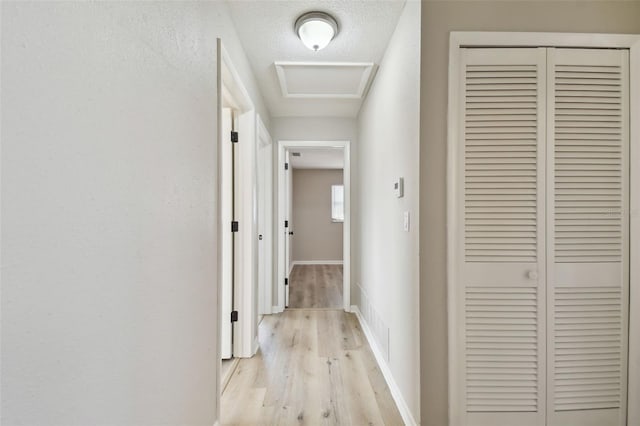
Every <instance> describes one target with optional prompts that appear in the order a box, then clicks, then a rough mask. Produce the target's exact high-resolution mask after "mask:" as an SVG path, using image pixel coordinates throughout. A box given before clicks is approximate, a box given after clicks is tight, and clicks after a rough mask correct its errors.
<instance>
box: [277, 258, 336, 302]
mask: <svg viewBox="0 0 640 426" xmlns="http://www.w3.org/2000/svg"><path fill="white" fill-rule="evenodd" d="M342 284H343V278H342V265H295V266H294V267H293V270H292V271H291V275H290V276H289V307H290V308H330V309H340V308H342V303H343V302H342Z"/></svg>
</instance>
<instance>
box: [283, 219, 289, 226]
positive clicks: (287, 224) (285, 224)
mask: <svg viewBox="0 0 640 426" xmlns="http://www.w3.org/2000/svg"><path fill="white" fill-rule="evenodd" d="M284 227H285V228H288V227H289V221H288V220H285V221H284Z"/></svg>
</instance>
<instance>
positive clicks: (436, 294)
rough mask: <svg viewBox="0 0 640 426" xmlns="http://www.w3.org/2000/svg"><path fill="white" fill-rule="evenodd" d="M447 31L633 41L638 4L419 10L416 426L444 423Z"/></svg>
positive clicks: (430, 6)
mask: <svg viewBox="0 0 640 426" xmlns="http://www.w3.org/2000/svg"><path fill="white" fill-rule="evenodd" d="M450 31H530V32H545V31H546V32H583V33H588V32H601V33H630V34H633V33H635V34H638V33H640V2H639V1H586V0H585V1H566V2H565V1H557V2H545V1H512V2H506V1H466V2H465V1H426V2H423V4H422V53H421V58H422V68H421V113H420V117H421V131H420V146H421V149H420V171H421V175H420V223H421V230H420V255H421V263H420V267H421V271H420V288H421V294H420V308H421V309H420V334H421V336H420V347H421V349H422V350H421V412H422V424H423V425H424V426H444V425H446V424H447V419H448V399H447V394H448V388H447V382H448V370H447V368H448V365H447V283H446V247H447V242H446V228H445V227H446V164H447V161H446V152H447V90H448V64H449V32H450Z"/></svg>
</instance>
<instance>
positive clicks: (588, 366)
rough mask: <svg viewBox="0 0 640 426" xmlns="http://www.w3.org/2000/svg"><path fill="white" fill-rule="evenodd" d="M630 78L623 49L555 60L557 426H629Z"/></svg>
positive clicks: (558, 55)
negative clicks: (627, 404) (627, 407)
mask: <svg viewBox="0 0 640 426" xmlns="http://www.w3.org/2000/svg"><path fill="white" fill-rule="evenodd" d="M628 69H629V63H628V52H627V51H623V50H598V49H549V53H548V74H547V75H548V79H547V80H548V105H549V108H548V116H547V117H548V119H547V122H548V123H549V128H548V137H547V139H548V142H547V144H548V146H549V148H548V156H547V170H548V182H549V185H548V203H549V208H548V217H547V221H548V223H549V224H550V225H551V224H553V226H549V227H548V234H547V235H548V245H547V256H548V261H547V268H548V269H547V276H548V278H547V280H548V281H547V283H548V284H547V285H548V292H547V294H548V307H549V308H548V312H547V321H548V325H549V326H548V333H549V336H548V358H547V360H548V367H547V381H548V388H547V401H548V413H547V424H548V425H550V426H613V425H626V411H627V410H626V401H627V396H626V391H627V345H628V328H627V326H628V305H629V298H628V297H629V295H628V291H629V275H628V273H629V262H628V256H629V241H628V235H629V223H628V217H629V216H628V215H627V214H625V212H627V211H628V209H629V207H628V206H629V204H628V199H629V180H628V171H629V169H628V158H629V157H628V153H629V137H628V129H629V121H628V117H629V109H628V104H629V100H628V80H629V76H628ZM638 402H639V401H636V403H638Z"/></svg>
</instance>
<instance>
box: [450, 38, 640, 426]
mask: <svg viewBox="0 0 640 426" xmlns="http://www.w3.org/2000/svg"><path fill="white" fill-rule="evenodd" d="M541 46H542V47H558V48H562V47H567V48H569V47H572V48H619V49H629V76H630V78H629V117H630V120H629V149H630V153H629V164H630V165H631V164H637V165H640V119H639V118H638V117H640V81H639V80H638V79H633V78H631V76H634V75H636V76H637V75H640V35H635V34H634V35H626V34H574V33H528V32H525V33H522V32H475V31H453V32H451V34H450V39H449V94H448V96H449V104H448V118H447V299H448V341H449V343H448V349H449V355H448V363H449V365H448V367H449V395H448V396H449V422H450V424H451V425H459V424H461V423H460V422H461V417H460V412H459V408H460V407H458V401H459V399H460V398H459V395H460V394H461V392H463V391H464V389H461V386H460V383H461V382H460V380H461V377H460V372H459V371H457V369H456V368H455V363H454V362H452V360H455V359H456V357H457V355H458V352H459V350H458V347H457V342H456V339H455V338H452V336H455V333H456V330H457V329H458V327H461V326H462V324H458V323H457V318H456V316H457V314H456V312H457V311H456V309H457V306H456V301H457V300H458V294H457V289H456V283H457V270H456V265H457V259H456V254H457V253H458V249H459V246H458V244H459V242H458V238H459V231H458V229H456V216H455V215H456V214H457V213H456V212H457V211H458V209H459V208H460V207H459V206H458V203H457V199H456V188H457V172H458V168H457V157H458V149H459V147H458V146H457V145H458V125H459V120H458V118H459V117H458V108H459V84H458V82H459V74H458V72H459V69H460V54H461V49H462V48H466V47H541ZM634 117H635V120H634V119H633V118H634ZM629 185H630V188H631V190H630V191H629V212H627V213H628V214H629V227H630V229H629V234H630V241H629V242H630V247H629V306H630V308H629V354H628V371H627V374H628V377H627V400H628V401H630V402H631V403H628V404H627V424H629V425H632V424H633V425H635V424H640V406H638V404H635V403H633V401H640V191H638V190H637V188H639V187H640V167H630V170H629ZM634 188H636V189H635V190H634ZM633 307H635V309H634V308H633Z"/></svg>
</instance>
